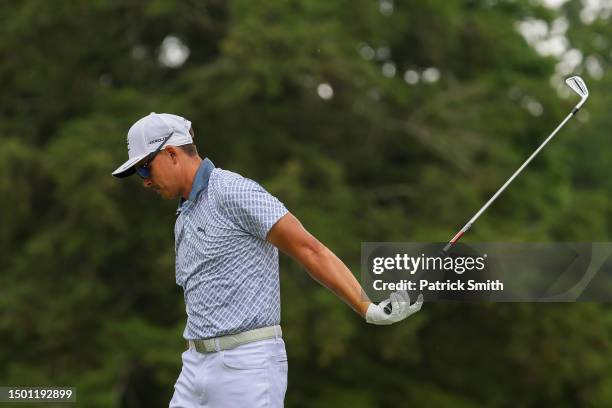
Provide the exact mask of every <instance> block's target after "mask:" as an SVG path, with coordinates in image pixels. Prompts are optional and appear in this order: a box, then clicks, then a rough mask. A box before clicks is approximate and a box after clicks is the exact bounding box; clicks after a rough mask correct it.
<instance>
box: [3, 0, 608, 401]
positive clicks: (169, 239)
mask: <svg viewBox="0 0 612 408" xmlns="http://www.w3.org/2000/svg"><path fill="white" fill-rule="evenodd" d="M611 13H612V6H610V4H609V2H605V1H603V0H601V1H597V0H570V1H563V0H557V1H553V0H547V1H544V0H543V2H542V3H540V2H538V1H535V0H450V1H449V0H428V1H416V0H403V1H393V0H379V1H376V0H353V1H347V0H340V1H334V2H325V1H317V0H284V1H279V0H273V1H268V2H251V1H246V0H232V1H221V0H206V1H204V0H200V1H197V0H184V1H172V0H150V1H139V0H121V1H119V0H90V1H85V0H63V1H61V2H60V1H43V0H13V1H10V2H2V3H1V4H0V18H1V19H2V24H1V26H0V32H1V34H2V35H1V36H0V55H2V62H0V83H1V84H2V93H0V111H1V116H0V138H1V140H2V149H0V174H1V175H2V176H1V177H0V197H2V198H1V201H0V217H1V221H2V228H1V230H0V257H1V259H2V267H1V268H2V269H1V274H0V288H1V292H0V311H1V313H0V339H1V340H0V341H1V344H2V347H1V348H0V383H1V384H2V385H64V386H75V387H77V389H78V391H77V395H78V402H79V404H78V405H80V406H86V407H158V406H159V407H161V406H166V405H167V403H168V401H169V399H170V397H171V394H172V392H173V384H174V381H175V380H176V378H177V376H178V373H179V370H180V353H181V352H182V350H183V348H184V342H183V341H182V339H181V334H182V329H183V325H184V304H183V297H182V293H181V289H180V288H179V287H178V286H176V285H175V282H174V252H173V233H172V232H173V224H174V217H175V216H174V209H175V206H176V203H174V202H161V201H160V200H159V199H158V198H157V197H156V196H154V195H153V194H152V193H151V192H148V191H144V189H142V188H141V187H140V186H139V180H138V179H137V178H132V179H129V180H127V181H123V182H120V181H118V180H116V179H114V178H112V177H111V176H110V173H111V171H112V170H114V169H115V168H116V167H117V166H118V165H119V164H120V163H121V162H122V161H123V160H125V158H126V144H125V136H126V133H127V130H128V128H129V126H130V125H131V124H132V123H133V122H134V121H135V120H137V119H138V118H140V117H142V116H144V115H146V114H148V113H149V112H151V111H156V112H173V113H178V114H181V115H183V116H185V117H187V118H189V119H190V120H192V122H193V125H194V129H195V132H196V142H197V145H198V148H199V150H200V152H201V154H202V155H203V156H207V157H210V158H211V159H212V160H213V161H214V162H215V164H216V165H217V166H219V167H222V168H227V169H231V170H234V171H237V172H240V173H242V174H243V175H245V176H247V177H250V178H253V179H255V180H257V181H259V182H260V183H262V184H263V185H264V186H266V187H267V188H268V189H269V190H270V191H271V192H272V193H274V194H275V195H277V196H278V197H279V198H280V199H281V200H282V201H283V202H284V203H285V204H286V205H287V207H288V208H289V209H290V210H291V211H292V212H293V213H295V214H296V215H297V216H298V217H299V218H300V219H301V220H302V222H303V223H304V224H305V226H306V227H307V228H308V229H309V230H310V231H311V232H312V233H313V234H315V235H316V236H317V237H318V238H319V239H320V240H322V241H323V242H324V243H325V244H327V245H328V246H329V247H330V248H331V249H332V250H334V251H335V252H336V253H337V254H338V255H339V256H340V257H341V258H342V259H343V260H345V262H347V264H349V265H350V266H351V268H352V269H353V271H354V273H355V274H357V275H358V274H359V255H360V242H361V241H425V242H429V241H446V240H448V239H449V238H450V237H451V236H452V234H453V233H454V232H455V231H456V229H457V228H459V227H460V226H462V225H463V223H464V222H465V221H466V220H467V219H468V218H469V217H470V216H471V215H472V214H473V212H474V211H475V210H477V209H478V208H479V207H480V206H481V205H482V203H484V201H485V200H486V199H488V198H489V196H490V195H491V194H492V193H493V192H494V191H495V190H496V189H497V188H498V187H499V186H500V185H501V184H502V183H503V181H505V180H506V178H507V177H508V176H509V175H510V174H511V173H512V171H514V169H516V167H517V166H518V165H519V164H520V163H521V162H522V161H523V160H524V158H525V157H526V156H527V155H528V154H529V153H530V152H531V151H532V150H533V149H534V148H535V147H536V146H537V145H538V144H539V143H541V141H542V140H543V139H544V138H545V136H546V135H548V134H549V133H550V132H551V131H552V129H554V127H555V126H556V125H557V124H558V123H559V122H560V120H561V119H562V118H563V117H565V115H566V114H567V113H568V112H569V110H570V109H571V107H572V106H573V105H574V104H575V103H576V102H577V99H576V97H575V96H574V95H569V94H568V93H567V92H565V93H564V91H563V89H562V88H563V85H562V79H563V78H564V77H565V76H567V75H569V74H571V73H579V74H581V75H583V77H584V78H585V80H586V82H587V83H588V84H589V85H590V88H591V97H590V99H589V101H588V102H587V104H586V105H585V108H583V109H584V110H583V111H582V112H581V113H580V115H579V116H578V119H579V120H573V121H571V122H569V124H568V125H567V126H566V127H565V128H564V129H563V131H562V133H561V134H560V135H559V136H560V137H558V138H556V139H555V140H554V141H553V143H552V144H551V145H550V146H549V147H547V149H546V150H545V151H544V152H543V154H542V155H540V156H539V157H538V158H537V160H536V161H535V162H534V163H532V165H531V166H530V168H529V169H528V172H527V173H526V174H525V176H524V177H521V178H519V179H518V180H517V181H516V182H515V183H514V184H513V185H512V187H511V188H510V189H509V190H508V191H507V192H506V193H505V195H504V197H503V199H502V200H500V201H499V202H496V204H495V205H494V206H493V207H492V208H491V209H490V211H488V212H487V214H486V216H485V217H483V218H482V219H481V220H480V222H479V223H478V225H476V226H475V227H474V229H473V230H472V231H470V235H469V237H467V238H468V239H471V240H473V241H503V240H510V241H610V240H611V238H612V205H611V204H610V200H609V196H610V193H611V192H612V182H611V181H610V178H609V161H610V160H609V157H611V156H612V147H609V146H611V145H610V143H609V142H608V139H607V138H608V136H609V129H610V128H611V127H612V116H611V115H609V114H608V109H609V107H610V106H611V100H610V99H611V96H610V95H612V77H611V76H610V75H609V71H608V68H609V67H610V62H611V61H610V60H611V59H612V24H610V19H609V17H610V15H611ZM281 284H282V298H283V311H282V324H283V327H284V332H285V340H286V343H287V349H288V353H289V358H290V360H289V364H290V372H289V388H288V393H287V398H286V405H287V406H288V407H336V406H341V407H344V406H346V407H398V406H426V407H476V406H489V407H508V406H513V407H535V406H556V407H565V406H568V407H569V406H610V405H612V374H611V373H612V349H611V348H610V335H611V334H612V314H611V312H610V308H609V307H608V306H607V305H604V304H593V303H591V304H584V303H583V304H546V305H543V304H485V303H482V304H426V305H425V306H424V307H423V309H422V311H421V312H420V313H419V314H417V315H415V316H413V317H411V318H410V319H409V321H406V322H404V323H402V324H398V325H396V326H393V327H384V328H381V327H373V326H370V325H367V324H365V322H363V321H362V319H361V318H359V317H358V316H357V315H355V314H354V313H353V312H352V311H351V310H350V309H349V308H348V307H346V306H345V305H344V304H342V303H341V302H339V301H338V300H337V299H336V298H335V297H334V296H333V295H332V294H330V293H329V292H328V291H327V290H325V289H324V288H322V287H320V286H318V285H317V284H316V283H315V282H313V281H312V280H311V279H310V278H309V277H308V276H307V274H306V273H305V272H304V271H303V270H301V268H300V267H299V266H298V265H296V264H295V263H294V262H292V261H290V260H289V259H287V258H282V260H281Z"/></svg>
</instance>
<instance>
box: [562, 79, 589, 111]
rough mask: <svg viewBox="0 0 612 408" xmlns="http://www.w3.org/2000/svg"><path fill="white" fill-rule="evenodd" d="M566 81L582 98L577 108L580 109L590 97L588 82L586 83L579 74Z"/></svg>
mask: <svg viewBox="0 0 612 408" xmlns="http://www.w3.org/2000/svg"><path fill="white" fill-rule="evenodd" d="M565 83H566V84H567V86H569V87H570V88H572V91H574V92H576V93H577V94H578V95H580V97H581V98H582V99H581V100H580V102H578V105H576V109H580V107H581V106H582V104H583V103H584V102H585V101H586V100H587V98H588V97H589V90H588V88H587V86H586V84H585V83H584V80H583V79H582V78H580V77H579V76H578V75H575V76H573V77H569V78H567V79H566V80H565Z"/></svg>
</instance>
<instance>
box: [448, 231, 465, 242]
mask: <svg viewBox="0 0 612 408" xmlns="http://www.w3.org/2000/svg"><path fill="white" fill-rule="evenodd" d="M462 235H463V231H459V232H458V233H457V235H455V236H454V237H453V239H451V240H450V243H451V244H455V242H457V241H459V238H461V236H462Z"/></svg>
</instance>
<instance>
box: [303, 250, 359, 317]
mask: <svg viewBox="0 0 612 408" xmlns="http://www.w3.org/2000/svg"><path fill="white" fill-rule="evenodd" d="M304 266H305V267H306V269H307V270H308V273H309V274H310V276H312V278H313V279H315V280H316V281H318V282H319V283H321V284H322V285H323V286H325V287H327V288H328V289H330V290H331V291H332V292H334V293H335V294H336V295H337V296H338V297H340V298H341V299H342V300H344V301H345V302H346V303H347V304H348V305H349V306H351V307H352V308H353V310H355V311H356V312H357V313H359V314H360V315H361V316H364V317H365V314H366V311H367V309H368V305H369V304H370V300H369V299H368V297H367V295H366V294H365V292H363V290H362V288H361V285H359V282H358V281H357V279H356V278H355V276H353V274H352V273H351V271H350V270H349V269H348V267H347V266H346V265H345V264H344V263H343V262H342V261H341V260H340V259H339V258H338V257H337V256H336V255H335V254H334V253H333V252H331V251H330V250H329V249H328V248H327V247H325V246H324V245H323V244H320V246H317V248H316V249H314V250H313V251H312V253H311V254H310V256H309V257H308V258H307V259H306V260H305V262H304Z"/></svg>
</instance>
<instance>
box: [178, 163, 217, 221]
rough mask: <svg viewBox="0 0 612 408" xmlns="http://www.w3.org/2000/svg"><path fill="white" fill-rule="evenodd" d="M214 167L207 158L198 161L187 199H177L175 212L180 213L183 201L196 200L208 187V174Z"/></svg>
mask: <svg viewBox="0 0 612 408" xmlns="http://www.w3.org/2000/svg"><path fill="white" fill-rule="evenodd" d="M214 169H215V165H214V164H213V162H211V161H210V160H209V159H208V158H205V159H204V160H202V163H200V167H199V168H198V171H196V174H195V176H194V177H193V184H192V185H191V192H190V193H189V199H188V200H185V199H184V198H183V197H181V199H180V200H179V205H178V208H177V209H176V214H177V215H178V214H180V212H181V209H182V208H181V207H182V206H183V203H185V201H191V202H193V201H196V200H197V199H198V196H199V195H200V194H201V193H202V192H203V191H204V190H206V188H207V187H208V181H209V180H210V174H211V173H212V171H213V170H214Z"/></svg>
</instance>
